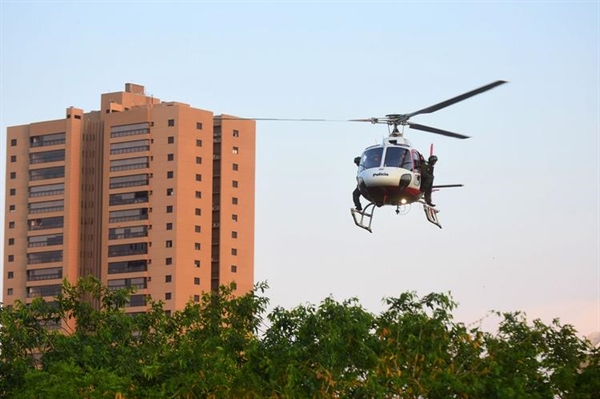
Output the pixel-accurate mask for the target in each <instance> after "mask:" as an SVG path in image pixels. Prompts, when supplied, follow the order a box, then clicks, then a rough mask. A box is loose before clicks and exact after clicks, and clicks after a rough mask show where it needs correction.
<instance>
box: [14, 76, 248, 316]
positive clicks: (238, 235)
mask: <svg viewBox="0 0 600 399" xmlns="http://www.w3.org/2000/svg"><path fill="white" fill-rule="evenodd" d="M255 141H256V140H255V122H254V121H250V120H242V119H236V118H234V117H229V116H227V117H226V116H215V115H213V113H212V112H210V111H206V110H202V109H197V108H192V107H191V106H189V105H188V104H184V103H178V102H162V101H160V100H159V99H157V98H154V97H151V96H147V95H145V93H144V87H143V86H140V85H135V84H129V83H128V84H126V85H125V91H124V92H115V93H106V94H102V96H101V104H100V110H99V111H91V112H84V111H83V110H81V109H77V108H74V107H70V108H67V110H66V115H65V117H64V118H62V119H57V120H52V121H45V122H35V123H31V124H26V125H20V126H12V127H9V128H8V131H7V165H6V166H7V167H6V214H5V216H6V217H5V239H4V240H5V242H4V270H3V271H4V272H3V278H4V292H3V302H4V304H5V305H10V304H11V303H13V302H14V301H15V300H17V299H20V300H22V301H24V302H30V301H31V300H32V299H33V298H35V297H39V296H42V297H46V299H47V300H51V299H52V297H53V296H54V295H56V294H57V293H58V292H59V290H60V287H61V282H62V279H64V278H66V279H67V280H69V281H71V282H75V281H76V280H77V279H78V278H79V277H81V276H84V275H89V274H91V275H93V276H96V277H98V278H100V279H101V280H102V281H103V282H104V283H105V284H107V285H108V286H109V287H112V288H115V289H116V288H120V287H126V286H135V287H136V288H137V292H136V293H135V294H134V295H133V296H132V297H131V301H130V303H129V309H128V311H130V312H139V311H143V310H144V309H145V298H146V296H147V295H151V296H152V298H153V299H156V300H163V301H164V302H165V309H167V310H175V309H181V308H183V307H184V306H185V304H186V303H187V302H188V301H190V300H196V301H198V300H199V299H200V296H201V295H202V293H203V292H207V291H211V290H215V289H216V288H217V287H218V286H219V285H221V284H228V283H230V282H232V281H235V283H236V287H237V290H238V292H241V293H243V292H246V291H248V290H250V289H251V288H252V286H253V283H254V186H255Z"/></svg>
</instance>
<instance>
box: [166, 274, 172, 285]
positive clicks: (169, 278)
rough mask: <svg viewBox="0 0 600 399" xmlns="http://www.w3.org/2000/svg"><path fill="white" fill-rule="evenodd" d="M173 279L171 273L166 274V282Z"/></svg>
mask: <svg viewBox="0 0 600 399" xmlns="http://www.w3.org/2000/svg"><path fill="white" fill-rule="evenodd" d="M171 281H172V277H171V275H170V274H167V275H166V276H165V283H170V282H171Z"/></svg>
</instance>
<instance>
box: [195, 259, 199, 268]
mask: <svg viewBox="0 0 600 399" xmlns="http://www.w3.org/2000/svg"><path fill="white" fill-rule="evenodd" d="M194 267H200V261H199V260H198V259H196V260H195V261H194Z"/></svg>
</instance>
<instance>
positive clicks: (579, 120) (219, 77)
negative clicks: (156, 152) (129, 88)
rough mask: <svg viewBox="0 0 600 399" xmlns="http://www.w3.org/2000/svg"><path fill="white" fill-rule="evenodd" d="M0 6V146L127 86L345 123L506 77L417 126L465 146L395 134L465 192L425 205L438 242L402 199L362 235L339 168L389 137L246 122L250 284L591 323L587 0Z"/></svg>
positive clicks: (485, 319)
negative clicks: (432, 207) (449, 302)
mask: <svg viewBox="0 0 600 399" xmlns="http://www.w3.org/2000/svg"><path fill="white" fill-rule="evenodd" d="M0 11H1V13H0V14H1V17H0V18H1V20H0V22H1V35H2V36H1V49H0V50H1V53H0V58H1V64H0V66H1V76H0V78H1V81H0V84H1V104H0V106H1V107H0V114H1V131H2V134H3V135H5V134H6V128H7V126H14V125H20V124H27V123H31V122H36V121H44V120H53V119H60V118H62V117H63V115H64V112H65V109H66V108H67V107H69V106H75V107H77V108H82V109H84V110H85V111H86V112H88V111H92V110H97V109H99V107H100V104H99V101H100V94H101V93H107V92H115V91H122V90H123V89H124V84H125V83H127V82H132V83H137V84H141V85H144V86H145V87H146V93H147V94H152V95H154V96H155V97H158V98H160V99H161V100H163V101H180V102H185V103H188V104H191V105H192V106H193V107H196V108H202V109H207V110H210V111H213V112H214V113H215V114H221V113H225V114H231V115H238V116H242V117H250V118H324V119H354V118H369V117H381V116H384V115H386V114H391V113H409V112H413V111H416V110H419V109H421V108H424V107H426V106H429V105H432V104H436V103H438V102H440V101H443V100H446V99H448V98H451V97H454V96H456V95H458V94H461V93H464V92H467V91H469V90H472V89H475V88H477V87H480V86H483V85H485V84H488V83H490V82H493V81H495V80H499V79H503V80H507V81H508V82H509V83H508V84H505V85H502V86H500V87H498V88H495V89H493V90H491V91H489V92H486V93H484V94H481V95H478V96H476V97H473V98H471V99H468V100H466V101H464V102H461V103H459V104H456V105H453V106H451V107H448V108H445V109H443V110H440V111H438V112H436V113H434V114H430V115H418V116H416V117H414V118H413V119H412V120H411V121H412V122H415V123H422V124H425V125H429V126H435V127H438V128H441V129H446V130H450V131H455V132H458V133H462V134H465V135H468V136H471V138H470V139H468V140H456V139H452V138H448V137H442V136H438V135H433V134H429V133H426V132H421V131H417V130H411V129H407V130H406V131H405V136H406V137H407V138H408V139H409V140H410V141H411V142H412V143H413V145H414V146H415V147H416V148H417V149H419V150H420V151H421V152H424V153H427V152H428V151H429V146H430V144H432V143H433V144H434V149H435V153H436V155H437V156H438V158H439V161H438V163H437V165H436V180H435V181H436V183H437V184H452V183H463V184H464V185H465V186H464V187H463V188H454V189H448V190H444V191H442V192H436V193H434V197H433V202H435V203H436V204H437V207H438V209H439V210H440V213H439V215H438V216H439V218H440V221H441V223H442V226H443V229H438V228H437V227H436V226H434V225H432V224H430V223H428V222H427V221H426V219H425V215H424V213H423V210H422V208H421V206H420V205H417V204H414V205H413V206H412V207H411V210H410V212H409V213H408V214H407V215H403V216H397V215H396V214H395V209H394V208H393V207H382V208H378V209H377V210H376V211H375V218H374V221H373V226H372V227H373V233H372V234H371V233H369V232H367V231H365V230H362V229H359V228H357V227H356V226H355V225H354V223H353V221H352V218H351V214H350V208H351V207H352V191H353V190H354V188H355V186H356V166H355V165H354V163H353V159H354V157H356V156H358V155H360V154H361V152H362V151H363V150H364V149H365V148H366V147H368V146H370V145H373V144H377V143H380V142H381V140H382V139H383V138H384V137H385V136H387V133H388V130H387V127H386V126H385V125H371V124H369V123H364V124H363V123H339V122H281V121H277V122H270V121H259V122H257V149H256V152H257V163H256V178H257V179H256V230H255V231H256V247H255V250H256V254H255V280H256V281H257V282H267V283H268V284H269V286H270V288H269V290H268V291H267V292H266V295H267V296H268V297H269V298H270V303H271V306H283V307H285V308H292V307H295V306H298V305H304V304H318V303H320V302H321V301H322V300H323V299H325V298H326V297H328V296H331V297H333V298H334V299H336V300H338V301H343V300H345V299H349V298H358V299H359V301H360V303H361V304H362V305H363V306H364V307H365V308H366V309H367V310H369V311H372V312H373V313H379V312H381V311H382V310H384V309H385V305H384V303H383V299H384V298H386V297H396V296H399V295H400V294H401V293H403V292H406V291H414V292H416V293H417V294H418V295H419V296H424V295H427V294H428V293H431V292H441V293H450V294H451V295H452V297H453V299H454V300H455V301H456V302H458V308H457V310H456V311H455V312H454V317H455V320H456V321H460V322H464V323H465V324H468V325H477V326H482V327H483V328H491V329H493V328H494V327H493V326H494V323H496V322H497V320H496V319H494V316H491V315H490V311H500V312H508V311H522V312H524V313H525V314H526V315H527V318H528V320H533V319H536V318H540V319H541V320H542V321H544V322H546V323H549V322H550V321H551V320H552V319H554V318H559V319H560V322H561V323H563V324H572V325H573V326H574V327H575V328H576V329H577V331H578V332H579V333H580V334H582V335H587V334H590V333H592V332H594V331H600V265H599V264H600V262H599V226H600V218H599V181H600V178H599V177H600V176H599V174H600V172H599V171H600V163H599V140H598V136H599V127H600V126H599V125H600V123H599V121H600V109H599V93H600V82H599V75H600V64H599V48H600V46H599V44H600V43H599V37H600V33H599V32H600V29H599V18H600V17H599V3H598V2H597V1H589V2H581V1H580V2H578V1H569V2H559V1H552V2H550V1H548V2H542V1H535V2H534V1H519V2H514V1H506V2H488V1H486V2H484V1H461V2H454V1H447V2H445V1H435V2H427V1H424V2H412V1H385V2H381V1H369V2H361V1H353V2H350V1H319V2H316V1H312V2H283V1H261V2H252V1H248V2H243V1H219V2H200V1H170V2H162V1H138V2H133V1H118V2H117V1H61V2H57V1H36V2H29V1H23V0H20V1H14V2H13V1H6V0H2V2H1V10H0ZM0 146H1V147H0V157H1V159H0V167H1V168H2V170H1V171H0V172H1V173H0V179H2V181H1V182H0V183H1V184H0V188H1V189H2V190H4V188H5V181H4V177H5V173H6V172H5V167H6V139H5V138H4V139H2V140H0ZM0 201H2V204H3V205H4V192H2V195H1V196H0ZM363 205H364V204H363ZM0 217H2V216H0ZM2 233H3V232H2ZM0 250H2V249H0ZM0 284H2V282H1V281H0Z"/></svg>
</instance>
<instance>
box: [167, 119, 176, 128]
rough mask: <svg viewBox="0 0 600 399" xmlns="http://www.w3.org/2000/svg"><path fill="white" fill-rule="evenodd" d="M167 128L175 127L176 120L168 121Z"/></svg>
mask: <svg viewBox="0 0 600 399" xmlns="http://www.w3.org/2000/svg"><path fill="white" fill-rule="evenodd" d="M167 126H175V119H169V120H168V121H167Z"/></svg>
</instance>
